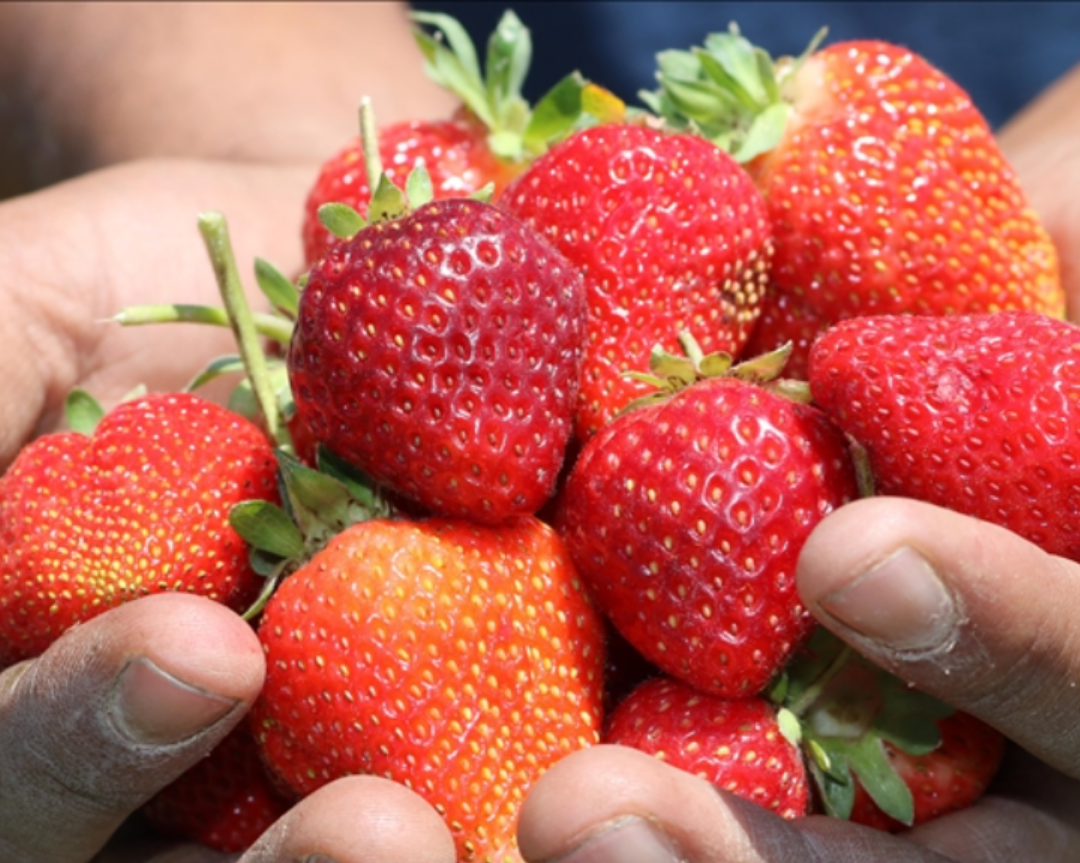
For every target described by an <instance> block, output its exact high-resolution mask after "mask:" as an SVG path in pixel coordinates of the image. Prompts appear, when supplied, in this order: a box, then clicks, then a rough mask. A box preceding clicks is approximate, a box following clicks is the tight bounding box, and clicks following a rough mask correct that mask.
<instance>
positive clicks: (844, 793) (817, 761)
mask: <svg viewBox="0 0 1080 863" xmlns="http://www.w3.org/2000/svg"><path fill="white" fill-rule="evenodd" d="M819 748H820V747H819ZM820 751H821V754H820V755H819V756H818V757H816V758H812V759H810V760H809V761H808V762H807V766H808V767H809V768H810V775H811V776H812V777H813V778H814V782H815V783H816V784H817V787H818V791H819V792H820V798H821V802H822V803H823V804H824V807H825V812H826V813H827V814H828V815H830V816H832V817H833V818H843V819H847V818H850V817H851V809H852V807H853V806H854V804H855V783H854V782H853V781H852V778H851V773H850V771H849V770H848V765H847V756H846V754H844V753H842V752H835V753H834V752H827V751H825V750H824V749H823V748H821V749H820ZM826 763H827V764H828V769H827V770H826V769H825V768H823V767H822V764H826Z"/></svg>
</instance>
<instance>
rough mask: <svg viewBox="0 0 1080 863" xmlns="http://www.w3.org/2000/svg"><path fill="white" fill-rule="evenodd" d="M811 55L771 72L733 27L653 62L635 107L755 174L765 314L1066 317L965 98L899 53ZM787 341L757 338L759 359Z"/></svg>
mask: <svg viewBox="0 0 1080 863" xmlns="http://www.w3.org/2000/svg"><path fill="white" fill-rule="evenodd" d="M817 43H818V40H815V42H814V43H813V44H812V45H811V46H810V48H808V49H807V52H806V53H805V54H804V55H803V56H802V57H800V58H798V59H796V60H792V59H790V58H785V59H783V60H781V61H778V62H777V63H775V64H774V63H773V62H772V60H771V59H770V58H769V56H768V54H766V53H765V52H764V51H762V50H761V49H758V48H755V47H754V46H753V45H751V44H750V43H749V42H748V41H747V40H745V39H744V38H742V37H741V36H740V35H739V33H738V30H737V29H736V28H734V27H732V30H731V32H729V33H714V34H711V35H710V36H709V37H708V38H707V39H706V40H705V44H704V46H703V47H700V48H696V49H694V50H693V51H691V52H683V51H676V52H666V53H665V54H662V55H660V73H659V76H658V77H659V78H660V81H661V88H660V90H659V91H657V92H655V93H652V94H648V95H647V96H646V97H645V98H646V99H647V100H648V102H649V104H650V105H651V107H653V109H654V110H656V111H658V112H659V113H660V114H661V115H662V116H664V117H665V118H666V119H667V120H668V121H669V122H670V123H672V124H673V125H675V126H676V127H683V128H692V129H694V130H695V131H697V132H699V133H700V134H702V135H704V136H706V137H708V138H709V139H711V140H713V141H715V142H716V143H717V144H718V145H720V146H722V147H724V148H725V149H727V150H729V151H730V152H732V153H733V154H734V155H735V156H736V158H738V159H739V161H740V162H742V163H744V164H746V165H747V166H748V168H749V170H750V171H751V173H752V174H753V175H754V177H755V179H756V182H757V183H758V185H759V187H760V188H761V190H762V192H763V194H764V196H765V200H766V202H767V208H768V217H769V220H770V223H771V225H772V231H773V236H774V239H775V243H776V252H775V256H774V259H773V266H772V273H771V276H770V282H769V290H768V294H767V296H766V305H781V304H783V303H784V302H785V300H787V299H789V298H790V299H791V300H792V301H795V302H796V303H797V305H799V306H801V307H804V308H805V309H806V310H807V312H808V317H809V318H811V319H816V320H817V321H819V322H820V325H821V326H827V325H828V324H830V323H833V322H835V321H838V320H842V319H844V318H848V317H853V316H856V315H870V314H884V313H887V314H896V313H901V312H907V313H915V314H930V315H941V314H952V313H975V312H989V311H999V310H1009V309H1015V310H1031V311H1037V312H1042V313H1045V314H1049V315H1053V316H1057V317H1063V316H1064V309H1065V297H1064V292H1063V290H1062V287H1061V284H1060V280H1059V274H1058V258H1057V254H1056V252H1055V249H1054V247H1053V245H1052V243H1051V241H1050V238H1049V235H1048V234H1047V232H1046V231H1045V229H1044V228H1043V226H1042V225H1041V224H1040V222H1039V219H1038V218H1037V216H1036V214H1035V213H1034V212H1033V211H1032V209H1031V208H1030V206H1029V204H1028V201H1027V198H1026V196H1025V194H1024V191H1023V189H1022V188H1021V186H1020V183H1019V181H1018V179H1017V177H1016V174H1015V173H1014V172H1013V170H1012V168H1011V167H1010V166H1009V164H1008V163H1007V161H1006V160H1005V158H1004V156H1003V155H1002V153H1001V151H1000V149H999V147H998V145H997V142H996V141H995V139H994V136H993V134H992V132H991V130H990V128H989V126H988V125H987V123H986V121H985V119H984V118H983V116H982V115H981V114H980V113H979V111H978V109H977V108H976V106H975V105H973V104H972V102H971V99H970V98H969V97H968V95H967V94H966V93H965V92H964V91H963V90H962V89H961V88H960V87H959V86H958V85H957V84H956V83H955V82H954V81H952V80H951V79H950V78H949V77H948V76H946V75H945V74H944V73H942V72H941V71H940V70H938V69H936V68H934V67H933V66H932V65H931V64H929V63H928V62H927V61H926V60H924V59H923V58H921V57H919V56H917V55H915V54H913V53H912V52H910V51H908V50H906V49H904V48H901V47H899V46H897V45H892V44H889V43H886V42H881V41H852V42H842V43H837V44H833V45H829V46H827V47H824V48H821V49H820V50H818V49H817ZM774 316H775V317H777V318H781V317H782V313H780V312H777V313H776V314H775V315H774ZM789 337H790V336H789V334H788V333H786V332H785V331H784V328H783V327H780V328H779V329H778V330H777V331H776V332H775V333H771V332H768V331H763V332H761V333H760V334H759V336H758V337H757V341H756V343H755V346H754V349H755V350H765V349H769V348H774V347H776V346H777V345H779V344H781V343H782V342H784V341H785V340H787V339H788V338H789ZM803 362H805V354H801V356H796V357H795V363H798V364H801V363H803ZM793 368H794V366H793Z"/></svg>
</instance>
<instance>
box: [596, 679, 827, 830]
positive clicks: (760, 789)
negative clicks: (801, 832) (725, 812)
mask: <svg viewBox="0 0 1080 863" xmlns="http://www.w3.org/2000/svg"><path fill="white" fill-rule="evenodd" d="M603 739H604V742H605V743H618V744H621V745H623V746H631V747H633V748H635V749H639V750H641V751H642V752H647V753H649V754H650V755H655V756H656V757H657V758H660V759H661V760H663V761H665V762H667V763H668V764H671V765H672V766H673V767H678V768H680V769H682V770H685V771H687V772H689V773H693V774H696V775H697V776H700V777H701V778H702V779H705V780H706V781H708V782H710V783H712V784H713V785H715V786H716V787H717V788H722V789H724V790H725V791H730V792H732V793H733V794H737V795H738V796H739V797H743V798H745V799H746V800H750V801H752V802H754V803H756V804H757V805H759V806H761V807H763V808H765V809H768V810H770V811H772V812H775V813H776V814H777V815H780V816H781V817H783V818H798V817H800V816H802V815H805V814H806V813H807V810H808V808H809V803H810V780H809V777H808V775H807V772H806V767H805V765H804V763H803V758H802V753H801V752H800V751H799V748H798V746H797V745H795V744H794V743H792V742H791V741H790V740H788V739H787V738H786V737H785V736H784V735H783V734H782V733H781V730H780V724H779V722H778V720H777V713H776V708H775V707H774V706H773V705H772V704H771V703H769V702H768V701H767V700H766V699H764V698H760V697H754V698H737V699H731V698H720V697H717V696H715V695H706V694H705V693H702V692H699V691H698V690H695V689H693V688H691V687H689V686H687V685H686V684H685V683H680V682H679V681H677V680H673V679H670V678H659V677H658V678H653V679H652V680H649V681H646V682H645V683H643V684H641V685H639V686H638V687H637V688H636V689H635V690H634V691H633V692H631V693H630V694H629V695H628V696H627V697H626V699H625V700H624V701H623V702H622V703H621V704H620V706H619V707H618V708H616V709H615V711H614V712H613V713H612V714H611V716H610V717H609V718H608V721H607V726H606V729H605V731H604V737H603Z"/></svg>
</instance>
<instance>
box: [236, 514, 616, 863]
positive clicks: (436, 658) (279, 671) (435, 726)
mask: <svg viewBox="0 0 1080 863" xmlns="http://www.w3.org/2000/svg"><path fill="white" fill-rule="evenodd" d="M259 638H260V639H261V640H262V642H263V646H264V649H265V651H266V660H267V680H266V685H265V687H264V688H263V691H262V693H261V695H260V697H259V700H258V702H257V703H256V705H255V707H254V710H253V714H252V719H253V722H254V728H255V730H256V736H257V739H258V740H259V743H260V745H261V748H262V751H263V754H264V757H265V759H266V761H267V763H268V764H269V765H270V767H271V769H272V770H273V771H274V772H275V773H276V774H277V775H278V776H279V777H280V778H281V779H282V780H283V781H284V782H285V783H286V785H287V786H288V787H290V788H291V789H292V790H293V791H295V792H296V793H297V794H300V795H304V794H308V793H310V792H312V791H314V790H315V789H317V788H319V787H320V786H322V785H324V784H325V783H327V782H329V781H331V780H332V779H334V778H336V777H339V776H343V775H346V774H353V773H370V774H376V775H382V776H386V777H389V778H391V779H394V780H396V781H398V782H402V783H404V784H405V785H407V786H409V787H410V788H412V789H414V790H415V791H417V792H418V793H419V794H421V795H422V796H424V797H426V798H427V800H429V801H430V802H431V803H432V804H433V805H434V806H435V808H436V809H437V810H438V811H439V812H440V813H441V814H442V815H443V816H444V817H445V819H446V821H447V824H448V825H449V826H450V829H451V831H452V833H453V835H454V837H455V840H456V842H457V848H458V854H459V858H460V859H461V860H474V859H475V860H498V859H503V858H508V859H513V858H514V857H515V854H516V852H515V840H514V826H515V820H516V814H517V810H518V807H519V805H520V803H521V801H522V800H523V798H524V795H525V793H526V791H527V790H528V789H529V787H530V785H531V784H532V783H533V781H535V779H536V778H537V777H538V776H539V775H540V774H541V773H542V772H543V771H544V770H545V769H546V768H547V767H549V766H550V765H551V764H553V763H554V762H555V761H556V760H558V759H559V758H561V757H562V756H564V755H566V754H567V753H569V752H572V751H573V750H576V749H580V748H582V747H585V746H588V745H590V744H592V743H594V742H595V741H596V740H597V738H598V735H599V730H600V719H601V704H602V699H603V667H604V651H603V627H602V624H601V621H600V618H599V616H598V615H597V613H596V612H595V611H594V610H593V608H592V606H591V605H590V604H589V602H588V601H587V599H586V597H585V594H584V592H583V589H582V587H581V584H580V583H579V581H578V578H577V574H576V573H575V571H574V569H573V566H572V565H571V563H570V560H569V557H568V555H567V553H566V551H565V548H564V547H563V544H562V542H561V541H560V540H559V538H558V537H557V535H556V534H555V533H554V531H552V530H551V529H550V528H548V527H547V526H546V525H544V524H543V523H542V522H540V521H537V520H536V519H534V518H531V517H524V518H521V519H518V520H516V521H513V522H511V523H508V524H505V525H502V526H499V527H481V526H475V525H472V524H469V523H467V522H464V521H455V520H431V521H425V522H406V521H395V520H390V519H374V520H371V521H366V522H362V523H357V524H354V525H352V526H350V527H347V528H346V529H345V530H344V531H342V532H341V533H340V534H338V535H337V536H335V537H334V538H333V539H331V540H330V542H329V543H328V544H327V545H326V546H325V548H324V549H323V550H322V551H320V552H318V553H317V554H316V555H315V556H314V557H312V558H311V560H310V561H309V562H308V563H307V564H305V565H304V566H302V567H301V568H300V569H298V570H297V571H296V572H294V573H293V574H292V575H290V576H289V577H288V578H286V579H285V580H284V581H283V582H282V584H281V586H280V587H279V588H278V590H277V592H276V593H275V594H274V595H273V597H272V598H271V599H270V601H269V603H268V604H267V606H266V609H265V612H264V614H263V617H262V621H261V623H260V626H259Z"/></svg>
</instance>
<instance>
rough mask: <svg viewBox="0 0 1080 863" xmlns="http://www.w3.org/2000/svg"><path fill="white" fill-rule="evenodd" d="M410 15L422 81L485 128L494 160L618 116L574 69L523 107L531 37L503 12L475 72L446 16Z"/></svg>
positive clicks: (464, 36) (525, 155)
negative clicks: (458, 103)
mask: <svg viewBox="0 0 1080 863" xmlns="http://www.w3.org/2000/svg"><path fill="white" fill-rule="evenodd" d="M411 17H412V20H413V21H414V22H416V24H417V26H416V27H414V28H413V35H414V38H415V39H416V43H417V45H418V46H419V47H420V50H421V52H422V53H423V55H424V60H425V69H426V71H427V74H428V77H429V78H431V79H432V80H433V81H434V82H435V83H437V84H439V85H440V86H442V87H444V88H445V89H447V90H449V91H450V92H452V93H454V94H455V95H456V96H457V97H458V98H459V99H461V101H462V103H463V104H464V105H465V107H466V108H467V109H468V110H469V112H470V113H471V114H472V115H473V116H475V117H476V118H477V119H478V120H479V121H480V122H481V123H483V124H484V126H486V127H487V129H488V137H487V144H488V147H489V148H490V150H491V152H492V153H494V154H495V156H496V157H497V158H499V159H502V160H504V161H506V162H512V163H513V162H524V161H528V160H530V159H532V158H535V157H536V156H538V155H540V154H542V153H544V152H545V151H546V150H547V149H548V148H549V147H550V146H551V145H552V144H554V143H556V142H557V141H559V140H562V139H563V138H565V137H566V136H568V135H569V134H571V133H572V132H574V131H575V130H577V129H580V128H583V127H585V126H588V125H592V124H594V123H596V122H613V121H617V120H619V119H621V118H622V116H623V113H624V110H625V106H624V105H623V103H622V101H621V100H620V99H618V98H617V97H616V96H614V95H613V94H611V93H610V92H608V91H607V90H604V89H603V88H601V87H598V86H597V85H595V84H591V83H590V82H588V81H586V80H585V79H584V78H583V77H582V76H581V74H580V73H579V72H577V71H574V72H571V73H570V74H568V75H566V76H565V77H563V78H562V79H560V80H559V81H558V82H556V84H555V85H554V86H553V87H552V88H551V89H550V90H548V92H547V93H545V94H544V95H543V96H541V98H540V99H539V100H538V101H537V103H536V105H535V107H531V106H530V105H529V103H528V101H527V100H526V99H525V98H524V96H523V95H522V86H523V84H524V83H525V78H526V76H527V74H528V71H529V65H530V63H531V62H532V36H531V34H530V32H529V29H528V28H527V27H526V26H525V25H524V24H522V22H521V20H520V19H519V18H518V17H517V15H515V14H514V13H513V12H512V11H510V10H507V11H506V12H504V13H503V15H502V17H501V18H500V19H499V22H498V24H497V25H496V27H495V30H494V31H493V32H492V34H491V36H490V37H489V38H488V43H487V55H486V57H485V60H484V67H483V70H481V67H480V60H479V57H478V55H477V51H476V47H475V45H474V44H473V42H472V39H471V38H470V37H469V34H468V32H467V31H466V30H465V28H464V27H463V26H462V25H461V24H460V22H458V21H457V20H456V19H455V18H454V17H452V16H451V15H447V14H444V13H440V12H419V11H414V12H412V13H411ZM427 28H430V30H431V32H429V29H427ZM368 176H369V177H370V176H376V175H375V174H368Z"/></svg>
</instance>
